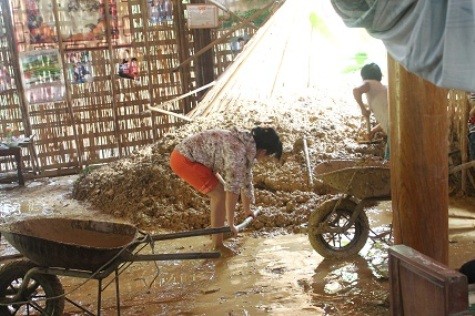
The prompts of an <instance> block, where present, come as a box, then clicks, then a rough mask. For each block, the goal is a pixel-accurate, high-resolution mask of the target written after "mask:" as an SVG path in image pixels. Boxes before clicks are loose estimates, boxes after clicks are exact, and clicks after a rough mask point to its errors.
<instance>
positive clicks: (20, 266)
mask: <svg viewBox="0 0 475 316" xmlns="http://www.w3.org/2000/svg"><path fill="white" fill-rule="evenodd" d="M34 267H36V265H35V264H34V263H32V262H31V261H28V260H19V261H13V262H10V263H8V264H5V265H4V266H3V267H2V268H1V269H0V315H5V316H6V315H48V316H61V315H63V309H64V297H63V296H62V295H63V294H64V291H63V287H62V285H61V282H60V281H59V279H58V277H57V276H55V275H49V274H39V273H38V274H34V275H33V276H32V277H31V278H30V280H29V282H28V285H27V286H26V288H25V289H24V290H23V291H22V293H19V291H20V287H21V285H22V283H23V279H24V276H25V275H26V273H27V272H28V271H29V270H30V269H32V268H34ZM17 294H19V296H18V297H15V296H16V295H17Z"/></svg>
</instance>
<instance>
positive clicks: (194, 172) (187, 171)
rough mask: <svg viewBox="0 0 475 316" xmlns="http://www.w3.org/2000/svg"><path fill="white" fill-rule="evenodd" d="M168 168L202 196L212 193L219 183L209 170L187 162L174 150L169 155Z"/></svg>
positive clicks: (198, 164) (192, 162)
mask: <svg viewBox="0 0 475 316" xmlns="http://www.w3.org/2000/svg"><path fill="white" fill-rule="evenodd" d="M170 167H171V168H172V170H173V172H175V173H176V175H178V176H179V177H180V178H182V179H183V180H185V181H186V182H187V183H188V184H190V185H191V186H192V187H193V188H195V189H196V190H197V191H199V192H201V193H203V194H208V193H209V192H211V191H213V189H214V188H216V186H217V185H218V183H219V180H218V178H217V177H216V176H215V175H214V173H213V171H212V170H211V169H210V168H208V167H206V166H205V165H203V164H201V163H199V162H194V161H191V160H189V159H188V158H186V157H185V156H183V155H182V154H180V153H179V152H178V151H176V150H174V151H173V152H172V153H171V155H170Z"/></svg>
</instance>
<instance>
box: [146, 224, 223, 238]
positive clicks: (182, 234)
mask: <svg viewBox="0 0 475 316" xmlns="http://www.w3.org/2000/svg"><path fill="white" fill-rule="evenodd" d="M230 232H231V228H229V226H223V227H211V228H203V229H195V230H192V231H188V232H179V233H170V234H163V235H151V236H150V238H151V239H152V240H153V241H157V240H167V239H175V238H184V237H194V236H203V235H213V234H220V233H230Z"/></svg>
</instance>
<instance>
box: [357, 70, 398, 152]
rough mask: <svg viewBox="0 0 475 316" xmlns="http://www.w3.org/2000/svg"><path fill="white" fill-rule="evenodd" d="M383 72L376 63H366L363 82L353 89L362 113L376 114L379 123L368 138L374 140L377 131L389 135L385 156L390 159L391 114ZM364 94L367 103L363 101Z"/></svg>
mask: <svg viewBox="0 0 475 316" xmlns="http://www.w3.org/2000/svg"><path fill="white" fill-rule="evenodd" d="M382 77H383V74H382V73H381V69H380V68H379V66H378V65H377V64H375V63H370V64H366V65H364V66H363V68H361V78H362V79H363V83H362V84H361V85H360V86H358V87H356V88H354V89H353V97H354V98H355V101H356V103H358V105H359V106H360V108H361V114H362V115H363V116H364V117H369V115H370V114H371V112H372V113H373V114H374V116H375V118H376V121H377V125H376V126H374V127H373V128H371V130H370V132H369V135H367V136H368V139H369V140H372V139H373V137H374V135H375V134H376V133H377V132H384V133H385V134H386V135H388V139H387V143H386V150H385V154H384V158H385V159H387V160H389V115H388V89H387V87H386V86H385V85H383V84H382V83H381V79H382ZM363 95H365V97H366V101H367V104H365V102H363Z"/></svg>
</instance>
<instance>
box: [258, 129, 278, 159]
mask: <svg viewBox="0 0 475 316" xmlns="http://www.w3.org/2000/svg"><path fill="white" fill-rule="evenodd" d="M251 132H252V136H253V137H254V141H255V142H256V148H257V149H265V150H266V154H267V155H268V156H271V155H273V156H274V157H276V158H277V159H279V160H280V157H282V142H281V141H280V139H279V135H277V133H276V131H275V130H274V129H273V128H271V127H254V128H253V129H252V131H251Z"/></svg>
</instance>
